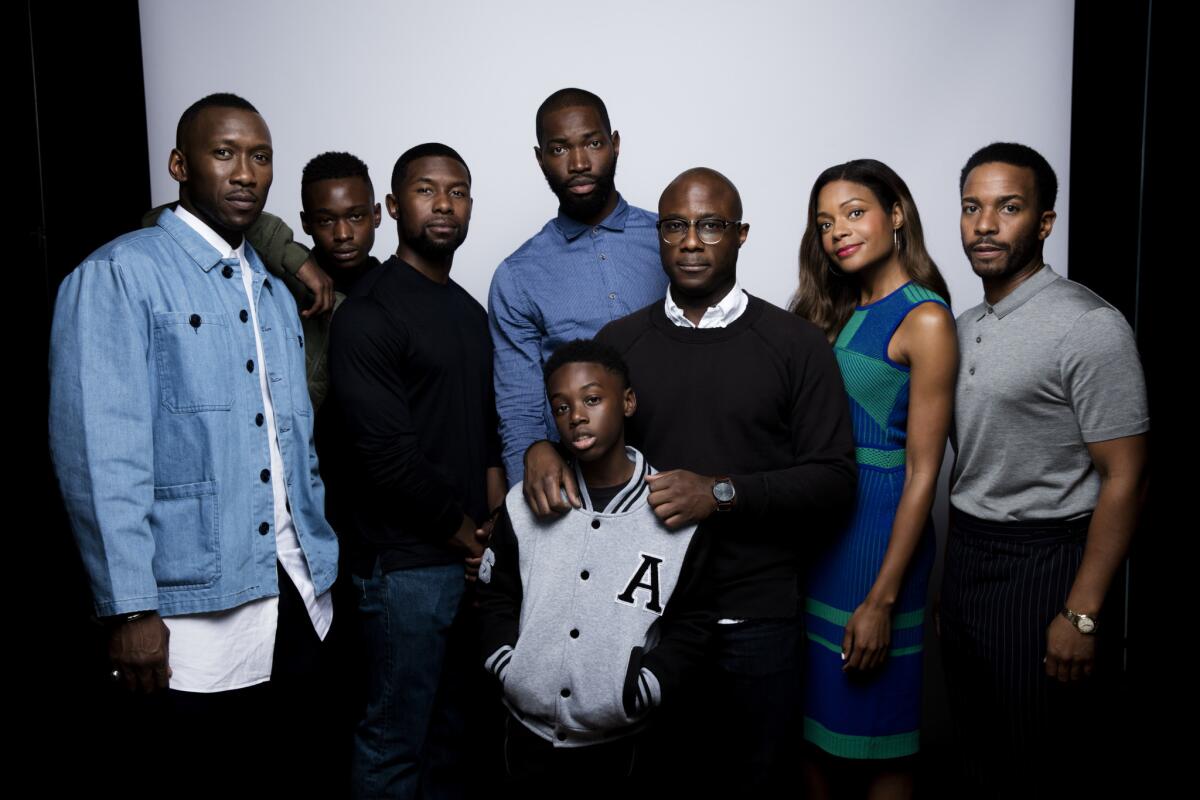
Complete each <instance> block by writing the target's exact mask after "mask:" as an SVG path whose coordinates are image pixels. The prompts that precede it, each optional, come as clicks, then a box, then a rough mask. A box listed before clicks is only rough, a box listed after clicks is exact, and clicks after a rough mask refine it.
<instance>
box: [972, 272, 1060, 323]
mask: <svg viewBox="0 0 1200 800" xmlns="http://www.w3.org/2000/svg"><path fill="white" fill-rule="evenodd" d="M1058 278H1059V276H1058V273H1056V272H1055V271H1054V270H1053V269H1051V268H1050V265H1049V264H1043V265H1042V268H1041V269H1039V270H1038V271H1037V272H1035V273H1033V274H1032V275H1030V276H1029V277H1028V278H1026V279H1025V280H1024V281H1023V282H1022V283H1021V285H1020V286H1018V287H1017V288H1016V289H1013V290H1012V291H1011V292H1009V293H1008V294H1007V295H1006V296H1005V297H1004V298H1003V299H1002V300H1001V301H1000V302H999V303H996V304H995V305H989V304H988V302H987V301H986V300H985V301H984V302H983V314H980V317H979V318H980V319H983V315H984V314H987V313H988V312H989V311H991V312H992V313H993V314H995V315H996V318H997V319H1004V318H1005V317H1006V316H1008V315H1009V314H1011V313H1012V312H1014V311H1016V310H1017V309H1018V308H1020V307H1021V306H1023V305H1025V303H1026V302H1027V301H1028V300H1030V299H1031V298H1032V297H1033V296H1034V295H1035V294H1037V293H1038V292H1040V291H1041V290H1042V289H1045V288H1046V287H1047V286H1049V285H1050V284H1052V283H1054V282H1055V281H1056V280H1058Z"/></svg>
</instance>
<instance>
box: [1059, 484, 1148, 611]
mask: <svg viewBox="0 0 1200 800" xmlns="http://www.w3.org/2000/svg"><path fill="white" fill-rule="evenodd" d="M1144 488H1145V481H1144V480H1139V479H1136V478H1134V477H1133V476H1124V477H1120V478H1117V477H1113V478H1109V479H1107V480H1104V481H1103V482H1102V483H1101V485H1100V496H1099V497H1098V498H1097V501H1096V508H1095V510H1094V511H1093V512H1092V520H1091V523H1090V524H1089V525H1088V534H1087V544H1086V546H1085V547H1084V551H1083V563H1082V564H1080V566H1079V572H1078V573H1076V575H1075V581H1074V582H1073V583H1072V584H1071V591H1070V593H1069V594H1068V595H1067V608H1070V609H1071V610H1072V611H1074V612H1076V613H1079V614H1088V615H1092V614H1097V613H1099V612H1100V609H1101V606H1102V605H1103V604H1104V596H1105V594H1107V593H1108V589H1109V586H1111V585H1112V580H1113V576H1114V575H1116V572H1117V569H1119V568H1120V566H1121V562H1122V561H1124V560H1125V556H1126V555H1127V554H1128V553H1129V542H1130V540H1131V539H1132V538H1133V531H1134V528H1135V527H1137V518H1138V512H1139V510H1140V508H1141V497H1142V494H1143V491H1144Z"/></svg>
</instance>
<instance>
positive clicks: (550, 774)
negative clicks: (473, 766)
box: [500, 716, 640, 800]
mask: <svg viewBox="0 0 1200 800" xmlns="http://www.w3.org/2000/svg"><path fill="white" fill-rule="evenodd" d="M639 740H640V735H639V734H633V735H631V736H624V737H621V738H619V739H614V740H613V741H611V742H604V743H600V744H593V745H589V746H587V747H570V748H564V747H555V746H554V745H552V744H551V743H550V742H547V741H546V740H545V739H542V738H541V737H539V736H537V735H536V734H534V733H533V732H531V731H530V730H529V729H527V728H526V727H525V726H524V725H522V724H521V723H520V722H518V721H516V720H515V719H513V718H512V717H511V716H510V717H509V718H508V720H507V723H506V728H505V733H504V766H505V771H506V772H507V774H508V775H507V781H506V782H505V784H504V789H503V791H502V792H501V793H500V794H501V796H503V797H513V798H517V797H520V798H523V800H534V799H535V798H536V799H538V800H540V799H541V798H546V799H547V800H549V798H556V799H557V798H567V797H570V798H605V799H606V800H613V798H620V797H628V796H632V794H631V790H634V789H635V788H636V782H635V780H634V777H633V776H634V770H635V768H638V767H639V766H640V765H639V764H638V760H639Z"/></svg>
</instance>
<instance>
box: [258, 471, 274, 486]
mask: <svg viewBox="0 0 1200 800" xmlns="http://www.w3.org/2000/svg"><path fill="white" fill-rule="evenodd" d="M258 477H260V478H262V482H263V483H266V482H267V481H269V480H271V470H269V469H264V470H263V471H262V472H260V473H258Z"/></svg>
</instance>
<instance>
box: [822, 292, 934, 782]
mask: <svg viewBox="0 0 1200 800" xmlns="http://www.w3.org/2000/svg"><path fill="white" fill-rule="evenodd" d="M931 302H932V303H940V304H941V305H943V306H945V305H946V303H945V301H944V300H942V298H941V297H940V296H938V295H937V294H935V293H934V292H932V291H930V290H929V289H926V288H924V287H922V286H919V285H917V284H915V283H912V282H909V283H907V284H905V285H904V286H902V287H900V288H899V289H897V290H896V291H894V292H892V293H891V294H889V295H888V296H886V297H884V298H882V299H880V300H878V301H876V302H874V303H871V304H870V305H866V306H859V307H858V308H857V309H856V310H855V311H854V314H853V315H852V316H851V317H850V319H849V320H848V321H847V322H846V325H845V327H843V328H842V330H841V333H839V334H838V338H837V341H836V342H835V343H834V353H835V355H836V356H837V360H838V366H839V367H840V368H841V371H842V381H843V383H844V384H845V386H846V394H847V395H848V397H849V400H850V416H851V421H852V424H853V427H854V443H855V457H856V461H857V462H858V497H857V500H856V505H855V509H854V513H853V515H852V517H851V519H850V525H849V527H848V528H847V529H846V530H845V531H843V532H842V533H841V534H839V535H838V537H837V538H836V539H835V540H834V541H833V542H832V543H831V544H830V545H829V547H828V548H827V549H826V550H824V551H823V552H822V553H821V554H820V556H819V557H818V558H817V560H816V562H815V563H814V564H813V566H812V569H811V572H810V574H809V579H808V586H807V596H806V597H805V602H804V617H805V619H804V621H805V630H806V636H807V640H806V641H805V681H804V683H805V707H804V738H805V739H807V740H808V741H810V742H812V743H813V744H815V745H817V746H818V747H820V748H821V749H822V750H825V751H826V752H828V753H831V754H833V755H835V756H840V757H842V758H854V759H882V758H899V757H902V756H908V755H912V754H914V753H916V752H917V750H918V746H919V739H920V726H921V680H922V667H921V662H922V656H921V651H922V649H923V644H922V638H923V634H924V622H925V599H926V594H927V590H928V587H929V574H930V571H931V570H932V569H933V559H934V551H935V539H934V532H933V525H932V523H931V521H930V520H928V519H926V521H925V530H924V533H923V534H922V536H921V540H920V543H919V544H918V545H917V549H916V552H915V553H914V554H913V557H912V560H911V561H910V563H909V565H908V571H907V572H906V573H905V576H904V581H903V584H902V586H901V589H900V594H899V595H898V596H897V598H896V606H895V610H894V612H893V616H892V636H891V643H890V644H889V649H888V655H887V659H886V660H885V661H884V663H883V666H881V667H880V668H879V669H877V670H873V671H871V672H867V673H857V674H855V673H844V672H842V664H843V662H842V658H841V651H842V637H843V635H844V634H845V628H846V623H847V622H848V621H849V620H850V615H851V614H853V613H854V609H856V608H858V606H859V604H860V603H862V601H863V600H864V599H866V596H867V593H868V592H869V591H870V590H871V586H872V585H873V584H874V582H875V577H876V576H877V575H878V574H879V568H880V566H881V565H882V564H883V556H884V552H885V551H886V550H887V546H888V541H889V540H890V538H891V535H892V522H893V520H894V519H895V517H896V507H897V506H898V505H899V503H900V494H901V492H902V491H903V489H904V458H905V450H904V445H905V439H906V430H907V424H908V389H909V369H908V367H905V366H903V365H901V364H897V363H896V362H894V361H892V360H891V359H889V358H888V356H887V348H888V342H890V341H891V338H892V335H893V334H894V333H895V332H896V329H897V328H898V327H900V323H901V322H903V321H904V318H905V316H907V314H908V312H909V311H911V310H912V309H913V308H915V307H916V306H918V305H920V304H922V303H931Z"/></svg>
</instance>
